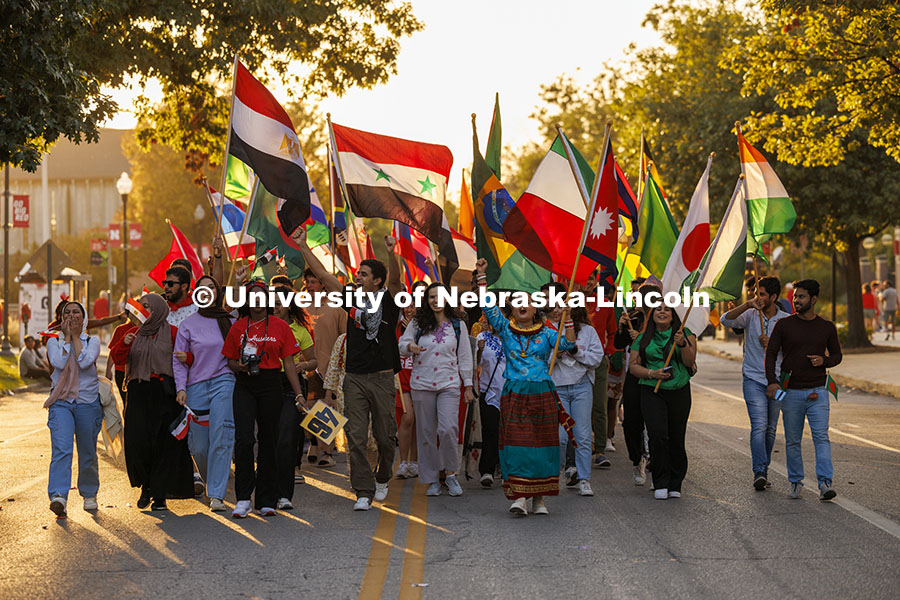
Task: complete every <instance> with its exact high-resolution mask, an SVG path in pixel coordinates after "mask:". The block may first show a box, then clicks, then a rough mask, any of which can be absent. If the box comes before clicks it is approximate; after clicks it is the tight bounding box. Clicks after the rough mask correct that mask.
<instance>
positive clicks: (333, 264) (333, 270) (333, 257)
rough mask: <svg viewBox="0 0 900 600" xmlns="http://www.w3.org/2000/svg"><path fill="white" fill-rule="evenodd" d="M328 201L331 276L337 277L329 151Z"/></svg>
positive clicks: (328, 157)
mask: <svg viewBox="0 0 900 600" xmlns="http://www.w3.org/2000/svg"><path fill="white" fill-rule="evenodd" d="M327 154H328V156H327V162H328V200H329V202H330V203H331V222H330V223H329V224H328V241H330V242H331V274H332V275H334V276H335V277H337V239H336V238H335V237H334V192H335V189H334V181H332V180H331V151H330V150H329V151H328V152H327Z"/></svg>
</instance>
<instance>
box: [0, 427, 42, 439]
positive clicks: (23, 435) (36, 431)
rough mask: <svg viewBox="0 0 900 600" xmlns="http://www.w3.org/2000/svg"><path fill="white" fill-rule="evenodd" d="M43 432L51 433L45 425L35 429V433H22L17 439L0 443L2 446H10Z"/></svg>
mask: <svg viewBox="0 0 900 600" xmlns="http://www.w3.org/2000/svg"><path fill="white" fill-rule="evenodd" d="M42 431H49V429H47V426H46V425H44V426H43V427H38V428H37V429H35V430H33V431H29V432H28V433H22V434H20V435H17V436H16V437H11V438H9V439H8V440H3V441H0V444H10V443H12V442H15V441H16V440H21V439H22V438H26V437H28V436H29V435H34V434H36V433H40V432H42Z"/></svg>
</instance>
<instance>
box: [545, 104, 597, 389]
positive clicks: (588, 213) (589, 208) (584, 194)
mask: <svg viewBox="0 0 900 600" xmlns="http://www.w3.org/2000/svg"><path fill="white" fill-rule="evenodd" d="M611 131H612V120H607V121H606V126H605V127H604V131H603V152H602V153H601V155H600V163H599V164H598V165H597V176H596V177H594V188H593V190H592V191H591V195H590V196H588V191H587V186H586V185H585V183H584V179H583V178H582V176H581V170H580V169H579V168H578V165H577V164H576V162H575V154H574V152H572V149H571V148H570V147H569V140H568V138H566V136H565V134H563V131H562V127H560V126H559V125H557V126H556V132H557V133H558V134H559V138H560V139H561V140H562V142H563V148H564V149H565V151H566V158H568V160H569V166H570V167H571V168H572V175H573V176H574V177H575V181H576V182H577V183H578V191H579V192H581V200H582V201H583V202H584V208H585V215H584V226H583V227H582V228H581V243H580V244H579V245H578V253H577V254H576V255H575V264H574V265H573V267H572V276H571V277H570V278H569V287H568V290H567V291H566V300H567V301H568V299H569V296H570V295H571V294H572V290H573V288H574V287H575V274H576V273H577V272H578V261H579V259H580V258H581V251H582V250H583V249H584V243H585V241H586V240H587V234H588V228H589V227H590V225H591V217H592V216H593V215H594V206H595V205H596V203H597V192H598V190H599V189H600V178H601V174H602V173H603V163H604V162H606V151H607V149H608V147H609V134H610V132H611ZM568 312H569V309H568V308H565V309H563V313H562V316H561V317H560V319H559V322H560V327H559V328H558V329H557V332H556V344H555V345H554V346H553V354H551V355H550V375H553V367H555V366H556V353H557V351H558V350H559V342H560V340H561V339H562V334H563V326H562V324H563V323H564V322H565V320H566V316H568Z"/></svg>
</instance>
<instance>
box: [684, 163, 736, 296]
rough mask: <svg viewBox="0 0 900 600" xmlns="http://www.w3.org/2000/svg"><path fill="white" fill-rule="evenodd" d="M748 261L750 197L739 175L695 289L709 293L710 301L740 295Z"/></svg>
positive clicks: (694, 285)
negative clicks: (748, 197)
mask: <svg viewBox="0 0 900 600" xmlns="http://www.w3.org/2000/svg"><path fill="white" fill-rule="evenodd" d="M746 263H747V201H746V199H745V197H744V185H743V180H742V179H738V182H737V185H736V186H735V188H734V194H732V196H731V202H729V203H728V208H727V209H726V211H725V216H724V217H723V218H722V224H721V225H719V231H718V232H717V233H716V239H715V240H714V241H713V243H712V245H711V246H710V247H709V250H708V251H707V253H706V256H704V257H703V262H702V266H701V268H700V270H699V272H697V271H695V273H696V274H697V275H696V277H695V276H692V277H691V278H690V279H689V282H690V281H696V283H694V284H693V285H690V284H689V286H690V287H691V289H693V290H695V291H701V292H706V293H708V294H709V300H710V302H722V301H726V300H734V299H735V298H740V297H741V293H742V292H743V286H744V271H745V269H746Z"/></svg>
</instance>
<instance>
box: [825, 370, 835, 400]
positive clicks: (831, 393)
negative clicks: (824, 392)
mask: <svg viewBox="0 0 900 600" xmlns="http://www.w3.org/2000/svg"><path fill="white" fill-rule="evenodd" d="M825 387H827V388H828V398H829V399H830V400H834V401H835V402H837V400H838V386H837V382H835V380H834V379H833V378H832V377H831V373H829V374H828V379H827V380H826V381H825Z"/></svg>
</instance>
